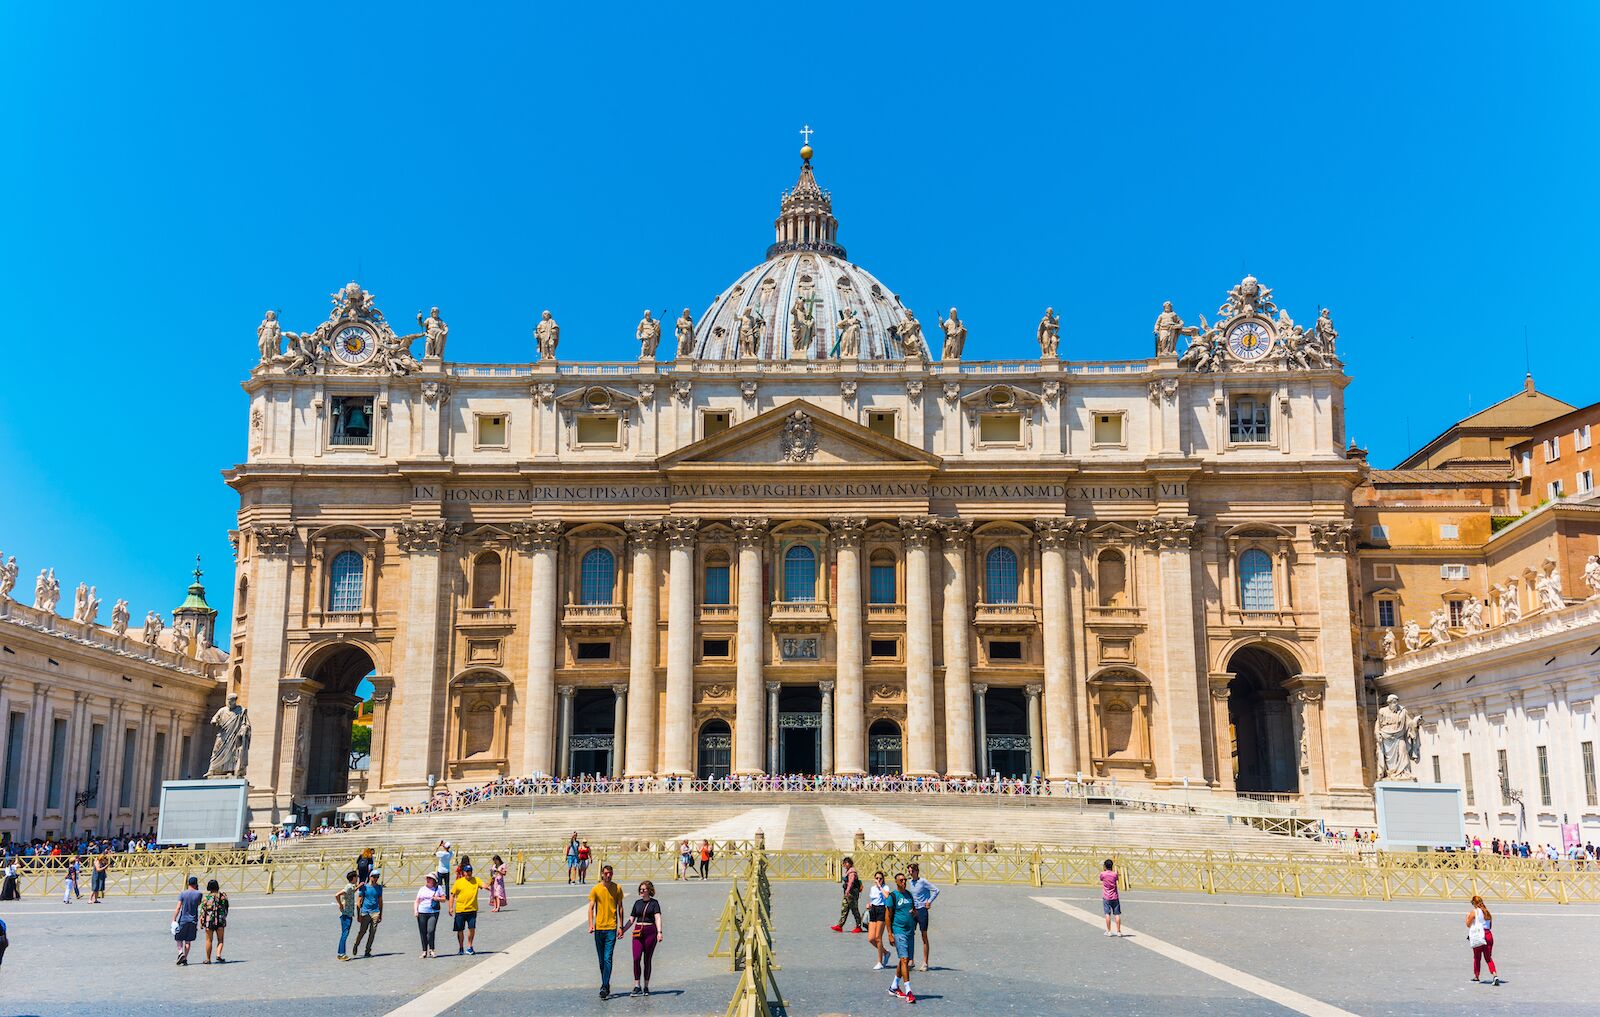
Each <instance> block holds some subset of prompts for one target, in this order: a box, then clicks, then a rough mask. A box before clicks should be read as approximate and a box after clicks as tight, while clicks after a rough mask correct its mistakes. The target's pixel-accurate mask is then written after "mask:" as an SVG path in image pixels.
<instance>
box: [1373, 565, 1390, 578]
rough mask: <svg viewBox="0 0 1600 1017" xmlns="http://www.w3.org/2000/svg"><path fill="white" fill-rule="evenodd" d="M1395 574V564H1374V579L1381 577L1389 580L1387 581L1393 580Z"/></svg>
mask: <svg viewBox="0 0 1600 1017" xmlns="http://www.w3.org/2000/svg"><path fill="white" fill-rule="evenodd" d="M1394 574H1395V573H1394V566H1393V565H1377V564H1375V565H1373V566H1372V578H1374V579H1381V580H1384V581H1387V582H1393V581H1394Z"/></svg>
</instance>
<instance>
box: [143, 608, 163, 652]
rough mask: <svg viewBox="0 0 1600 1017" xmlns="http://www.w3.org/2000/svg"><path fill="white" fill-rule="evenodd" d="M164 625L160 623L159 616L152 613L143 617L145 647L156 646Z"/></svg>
mask: <svg viewBox="0 0 1600 1017" xmlns="http://www.w3.org/2000/svg"><path fill="white" fill-rule="evenodd" d="M164 628H166V625H165V624H164V623H163V622H162V621H161V616H160V615H159V614H156V613H155V612H154V611H151V612H149V613H147V614H146V615H145V616H144V642H145V645H146V646H156V645H158V643H157V641H158V640H159V639H160V638H161V630H162V629H164Z"/></svg>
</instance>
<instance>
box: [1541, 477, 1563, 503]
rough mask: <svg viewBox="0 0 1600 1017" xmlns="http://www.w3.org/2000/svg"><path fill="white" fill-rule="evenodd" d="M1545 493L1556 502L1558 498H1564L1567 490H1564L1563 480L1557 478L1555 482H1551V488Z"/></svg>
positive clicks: (1546, 489)
mask: <svg viewBox="0 0 1600 1017" xmlns="http://www.w3.org/2000/svg"><path fill="white" fill-rule="evenodd" d="M1545 491H1546V493H1547V494H1548V495H1549V496H1550V498H1551V499H1552V500H1554V499H1556V498H1560V497H1563V496H1564V495H1565V494H1566V491H1565V489H1563V488H1562V486H1561V478H1560V477H1557V478H1556V479H1555V480H1552V481H1550V486H1549V487H1547V488H1545Z"/></svg>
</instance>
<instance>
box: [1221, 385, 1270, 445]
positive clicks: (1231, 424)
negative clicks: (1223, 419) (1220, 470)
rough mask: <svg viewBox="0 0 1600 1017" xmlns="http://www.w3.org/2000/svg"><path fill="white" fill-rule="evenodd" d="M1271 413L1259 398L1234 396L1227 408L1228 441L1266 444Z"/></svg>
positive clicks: (1268, 438) (1268, 439)
mask: <svg viewBox="0 0 1600 1017" xmlns="http://www.w3.org/2000/svg"><path fill="white" fill-rule="evenodd" d="M1271 423H1272V413H1271V410H1270V409H1269V408H1268V404H1267V401H1266V400H1265V399H1262V398H1261V397H1259V396H1235V397H1234V398H1233V402H1232V404H1231V405H1230V406H1229V408H1228V440H1229V441H1231V442H1233V443H1234V444H1244V443H1250V442H1266V441H1270V440H1272V438H1271Z"/></svg>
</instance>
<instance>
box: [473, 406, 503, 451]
mask: <svg viewBox="0 0 1600 1017" xmlns="http://www.w3.org/2000/svg"><path fill="white" fill-rule="evenodd" d="M478 447H479V448H505V447H506V415H505V414H504V413H480V414H479V415H478Z"/></svg>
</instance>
